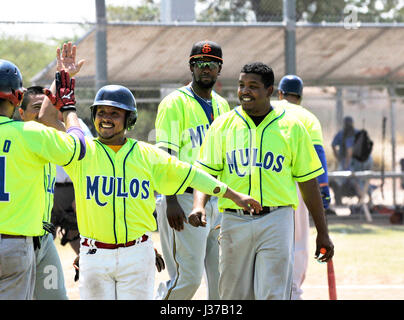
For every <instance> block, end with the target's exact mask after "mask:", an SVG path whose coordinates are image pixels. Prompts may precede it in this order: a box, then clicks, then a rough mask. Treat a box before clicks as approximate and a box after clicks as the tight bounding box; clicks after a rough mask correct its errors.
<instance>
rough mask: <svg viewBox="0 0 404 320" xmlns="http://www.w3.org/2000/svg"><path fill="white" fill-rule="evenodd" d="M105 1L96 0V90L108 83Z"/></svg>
mask: <svg viewBox="0 0 404 320" xmlns="http://www.w3.org/2000/svg"><path fill="white" fill-rule="evenodd" d="M105 11H106V9H105V0H96V2H95V12H96V22H97V25H96V31H95V90H96V91H98V89H99V88H101V87H103V86H105V85H106V84H107V83H108V67H107V19H106V13H105Z"/></svg>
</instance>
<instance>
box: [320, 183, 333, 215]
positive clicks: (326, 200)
mask: <svg viewBox="0 0 404 320" xmlns="http://www.w3.org/2000/svg"><path fill="white" fill-rule="evenodd" d="M320 193H321V199H322V200H323V207H324V209H328V208H329V207H330V202H331V196H330V188H329V187H328V185H327V186H322V187H320Z"/></svg>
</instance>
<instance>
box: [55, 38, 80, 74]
mask: <svg viewBox="0 0 404 320" xmlns="http://www.w3.org/2000/svg"><path fill="white" fill-rule="evenodd" d="M76 52H77V47H76V46H75V45H72V43H71V42H68V43H64V44H63V47H62V49H60V48H57V49H56V70H57V71H59V72H60V71H62V70H64V71H66V72H68V73H69V75H70V77H73V76H75V75H76V74H77V73H79V71H80V69H81V67H82V66H83V64H84V62H85V60H80V61H79V62H78V63H76Z"/></svg>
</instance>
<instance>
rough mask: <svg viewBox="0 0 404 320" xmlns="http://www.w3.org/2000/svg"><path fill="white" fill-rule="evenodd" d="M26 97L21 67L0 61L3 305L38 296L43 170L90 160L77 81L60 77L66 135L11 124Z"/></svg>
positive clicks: (28, 124) (58, 95) (0, 276)
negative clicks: (36, 247) (35, 243)
mask: <svg viewBox="0 0 404 320" xmlns="http://www.w3.org/2000/svg"><path fill="white" fill-rule="evenodd" d="M24 92H25V89H24V88H23V85H22V76H21V73H20V71H19V69H18V68H17V66H15V65H14V64H13V63H11V62H10V61H6V60H0V146H1V147H0V212H1V215H0V270H1V272H0V300H1V299H17V300H20V299H32V297H33V291H34V282H35V256H34V247H33V239H32V237H36V236H41V235H43V222H42V221H43V215H44V212H45V205H46V202H45V199H46V196H45V190H44V166H45V165H47V164H48V163H49V162H52V163H56V164H59V165H64V164H67V163H69V162H70V161H76V160H78V159H82V158H83V157H84V155H85V144H83V141H84V136H83V132H82V130H81V129H80V127H79V123H78V120H77V115H76V112H75V106H74V104H75V100H74V81H73V80H72V81H70V78H69V77H68V76H67V75H66V74H65V73H57V81H56V95H55V103H56V104H57V105H58V108H60V110H61V111H62V112H63V117H64V120H65V123H66V128H67V133H65V132H58V131H56V130H54V129H52V128H48V127H46V126H44V125H42V124H40V123H37V122H35V121H28V122H21V121H14V120H12V119H11V118H12V116H13V114H14V112H15V109H16V108H18V107H19V106H20V104H21V101H22V99H23V95H24Z"/></svg>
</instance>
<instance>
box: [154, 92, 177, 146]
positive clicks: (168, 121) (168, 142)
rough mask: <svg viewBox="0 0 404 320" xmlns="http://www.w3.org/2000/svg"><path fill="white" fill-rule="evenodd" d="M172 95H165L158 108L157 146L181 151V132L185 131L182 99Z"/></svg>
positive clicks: (156, 123) (156, 124) (156, 125)
mask: <svg viewBox="0 0 404 320" xmlns="http://www.w3.org/2000/svg"><path fill="white" fill-rule="evenodd" d="M174 98H175V96H174V97H172V96H167V97H165V98H164V99H163V100H162V101H161V103H160V105H159V107H158V110H157V116H156V122H155V127H156V146H157V147H159V148H166V149H171V150H174V151H175V152H177V153H178V152H179V150H180V143H181V133H182V131H183V128H182V123H183V121H179V119H181V117H182V116H183V115H182V111H181V109H182V108H181V106H180V101H178V99H174Z"/></svg>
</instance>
